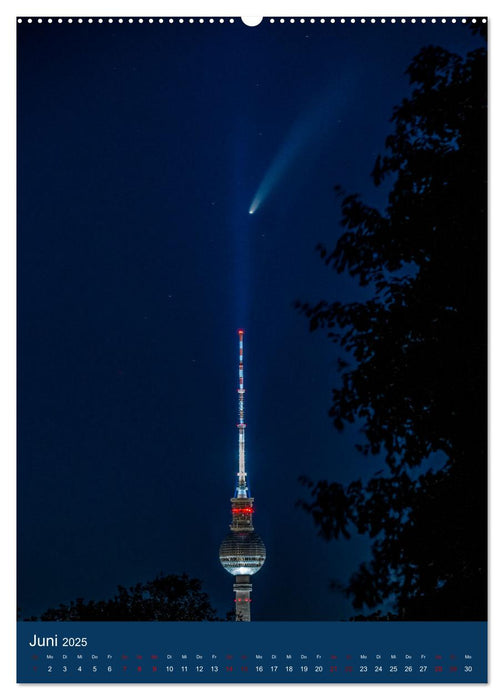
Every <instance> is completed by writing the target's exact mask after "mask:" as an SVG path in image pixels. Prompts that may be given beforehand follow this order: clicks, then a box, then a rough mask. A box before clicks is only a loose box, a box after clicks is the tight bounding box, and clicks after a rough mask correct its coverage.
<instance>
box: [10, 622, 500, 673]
mask: <svg viewBox="0 0 504 700" xmlns="http://www.w3.org/2000/svg"><path fill="white" fill-rule="evenodd" d="M17 644H18V676H17V678H18V682H19V683H107V682H108V683H183V682H188V683H195V682H202V683H212V682H215V683H223V682H229V683H242V682H244V683H257V682H259V683H260V682H263V683H274V682H278V683H302V682H306V683H315V682H320V683H407V682H410V683H485V682H486V681H487V623H486V622H251V623H235V622H207V623H205V622H203V623H201V622H196V623H191V622H57V623H52V622H20V623H18V640H17Z"/></svg>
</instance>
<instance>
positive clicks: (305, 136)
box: [248, 80, 351, 214]
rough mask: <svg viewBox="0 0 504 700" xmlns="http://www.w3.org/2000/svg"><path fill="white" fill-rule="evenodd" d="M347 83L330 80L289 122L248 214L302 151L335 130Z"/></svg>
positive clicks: (265, 196)
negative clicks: (290, 123) (322, 90)
mask: <svg viewBox="0 0 504 700" xmlns="http://www.w3.org/2000/svg"><path fill="white" fill-rule="evenodd" d="M346 83H347V81H346V80H345V85H344V86H343V85H342V81H340V82H339V83H338V85H337V86H335V85H334V84H333V85H331V86H330V88H328V89H327V88H326V90H325V92H323V93H322V95H320V96H319V98H318V99H317V100H315V101H313V102H312V104H311V107H310V108H308V109H307V110H305V111H304V112H302V113H301V114H300V116H299V117H298V118H297V119H296V120H295V122H294V123H293V124H292V126H291V128H290V129H289V131H288V133H287V136H286V137H285V139H284V141H283V142H282V144H281V145H280V147H279V149H278V151H277V154H276V155H275V157H274V158H273V160H272V161H271V164H270V166H269V168H268V169H267V170H266V173H265V175H264V177H263V179H262V180H261V182H260V184H259V187H258V188H257V190H256V193H255V194H254V198H253V199H252V202H251V204H250V207H249V210H248V213H249V214H255V213H256V211H257V210H258V209H259V207H260V206H262V204H263V203H264V201H265V200H266V198H267V197H269V195H270V194H271V192H272V191H273V190H274V189H275V188H276V186H277V185H278V184H279V182H280V181H281V180H282V179H283V177H284V176H285V174H286V173H287V171H289V170H290V169H291V168H292V167H293V166H294V165H295V163H296V161H297V160H298V159H299V158H300V157H301V156H302V154H303V152H305V151H306V150H307V149H308V148H309V147H313V146H314V144H315V142H321V141H322V139H324V138H327V136H328V135H331V134H332V133H333V132H334V130H335V128H336V127H337V125H338V124H337V119H336V115H337V114H338V112H340V111H341V108H342V106H344V104H345V103H346V100H347V97H348V94H349V86H348V85H347V84H346ZM350 89H351V88H350Z"/></svg>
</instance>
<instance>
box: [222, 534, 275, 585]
mask: <svg viewBox="0 0 504 700" xmlns="http://www.w3.org/2000/svg"><path fill="white" fill-rule="evenodd" d="M219 559H220V563H221V564H222V566H223V567H224V568H225V569H226V571H229V573H230V574H232V575H233V576H242V575H248V576H251V575H252V574H255V573H256V572H257V571H259V569H260V568H261V566H262V565H263V564H264V562H265V560H266V547H265V546H264V543H263V541H262V539H261V538H260V537H259V535H256V533H255V532H253V531H252V532H230V533H229V535H228V536H227V537H225V538H224V540H223V541H222V544H221V546H220V549H219Z"/></svg>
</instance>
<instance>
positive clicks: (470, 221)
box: [297, 46, 487, 620]
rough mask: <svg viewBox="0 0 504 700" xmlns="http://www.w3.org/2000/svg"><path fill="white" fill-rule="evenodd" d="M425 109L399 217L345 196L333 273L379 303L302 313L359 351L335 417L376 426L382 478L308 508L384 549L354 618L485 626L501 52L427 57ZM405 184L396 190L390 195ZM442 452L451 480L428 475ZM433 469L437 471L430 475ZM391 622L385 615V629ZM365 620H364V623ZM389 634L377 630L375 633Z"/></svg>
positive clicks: (412, 132) (442, 473)
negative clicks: (492, 167) (495, 137)
mask: <svg viewBox="0 0 504 700" xmlns="http://www.w3.org/2000/svg"><path fill="white" fill-rule="evenodd" d="M407 73H408V74H409V78H410V82H411V84H412V85H413V90H412V93H411V95H410V96H409V97H408V98H406V99H404V100H403V101H402V103H401V104H400V105H399V106H398V107H396V108H395V110H394V113H393V117H392V122H393V124H394V126H395V128H394V132H393V133H392V134H391V135H390V136H389V137H388V138H387V140H386V154H385V155H384V156H382V157H379V158H378V159H377V161H376V164H375V167H374V169H373V172H372V176H373V178H374V182H375V184H376V185H380V184H382V183H383V182H384V180H385V179H386V180H387V182H386V183H385V184H387V185H388V186H391V189H390V194H389V197H388V205H387V208H386V210H385V212H384V213H381V212H380V211H378V210H377V209H374V208H372V207H369V206H367V205H366V204H364V203H363V202H362V201H361V200H360V199H359V197H358V196H356V195H346V194H345V193H343V191H342V190H341V188H337V190H338V195H339V196H340V197H342V222H341V223H342V227H343V233H342V235H341V236H340V237H339V239H338V240H337V242H336V245H335V247H334V248H333V249H332V250H328V249H326V248H325V247H323V246H319V252H320V255H321V257H322V259H323V260H324V262H325V263H326V264H327V265H330V266H332V267H333V268H334V269H335V271H336V272H337V273H344V272H347V273H349V274H350V275H351V276H353V277H356V278H357V279H358V280H359V283H360V284H361V285H363V286H365V287H367V288H368V289H369V292H370V294H369V299H368V300H367V301H365V302H356V303H349V304H343V303H341V302H338V301H335V302H327V301H321V302H320V303H317V304H315V305H312V304H308V303H304V304H301V303H297V306H298V308H300V310H301V311H302V312H303V313H304V314H306V316H307V317H308V318H309V320H310V329H311V330H312V331H313V330H316V329H320V328H322V329H326V330H327V332H328V336H329V337H330V338H331V339H332V340H333V341H334V342H335V343H337V344H339V346H340V347H341V348H342V349H343V350H344V351H345V353H346V354H345V358H344V359H342V361H341V362H340V367H341V384H340V386H338V387H337V388H335V389H334V391H333V402H332V406H331V409H330V416H331V417H332V419H333V422H334V425H335V426H336V428H337V429H338V430H342V429H343V428H344V426H345V424H347V423H353V422H355V421H357V422H358V423H359V424H360V425H362V432H363V435H364V440H363V443H362V444H361V445H358V446H357V448H358V449H359V450H360V451H361V452H363V453H364V454H373V455H374V454H378V453H380V452H381V453H382V454H384V456H385V459H386V463H387V465H388V470H385V472H386V473H384V474H383V476H380V477H378V475H375V477H374V478H372V479H370V480H368V481H367V482H365V483H363V482H362V480H360V479H359V480H356V481H354V482H352V483H350V484H349V485H346V486H345V485H342V484H339V483H327V482H319V483H313V482H312V481H310V480H309V479H306V478H303V481H304V483H305V484H306V485H307V486H308V487H309V488H310V489H311V497H312V499H311V501H310V502H303V503H302V506H303V507H304V508H305V509H306V510H307V511H308V512H309V513H311V515H312V516H313V519H314V522H315V524H316V525H317V527H318V530H319V533H320V534H321V536H323V537H325V538H326V539H331V538H338V537H340V536H343V537H347V538H348V537H349V536H350V534H351V531H352V529H353V531H355V530H356V531H357V532H358V533H361V534H364V533H367V534H368V535H370V536H371V537H372V538H373V549H372V558H371V561H369V562H365V563H362V564H361V565H360V567H359V569H358V571H356V572H355V573H354V574H353V576H352V577H351V580H350V582H349V583H348V585H347V586H346V587H345V590H346V592H347V593H348V595H350V596H351V597H352V600H353V604H354V606H355V608H357V609H362V608H363V606H368V607H369V608H371V609H374V608H377V607H378V606H380V605H383V604H384V603H387V604H388V605H392V607H393V609H394V610H395V613H396V614H397V615H398V618H399V619H407V620H428V619H431V620H473V619H480V620H482V619H486V488H487V487H486V419H487V418H486V411H487V397H486V371H487V361H486V353H487V347H486V326H487V316H486V285H487V280H486V256H487V248H486V205H487V202H486V197H487V181H486V177H487V175H486V171H487V163H486V146H487V144H486V133H487V111H486V104H487V96H486V87H487V76H486V51H485V50H484V49H483V48H482V49H478V50H475V51H473V52H471V53H469V54H468V55H467V56H466V57H461V56H458V55H455V54H453V53H450V52H448V51H446V50H444V49H442V48H439V47H433V46H429V47H427V48H424V49H423V50H422V51H421V52H420V53H419V54H418V55H417V56H416V57H415V58H414V59H413V61H412V63H411V65H410V66H409V68H408V71H407ZM390 183H393V184H392V185H390ZM433 453H437V454H438V455H440V454H442V455H444V457H445V460H444V465H443V466H442V467H441V468H440V469H436V470H434V469H433V468H432V467H429V468H427V469H426V468H425V465H426V464H427V466H428V465H429V462H428V461H427V462H425V460H426V459H427V458H429V457H430V456H431V455H432V454H433ZM420 465H422V466H421V467H420ZM378 617H379V615H378ZM356 619H362V617H361V618H356ZM369 619H377V618H376V615H375V617H374V618H373V616H371V617H370V618H369Z"/></svg>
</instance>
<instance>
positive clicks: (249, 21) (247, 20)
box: [240, 17, 263, 27]
mask: <svg viewBox="0 0 504 700" xmlns="http://www.w3.org/2000/svg"><path fill="white" fill-rule="evenodd" d="M240 19H241V21H242V22H243V24H246V25H247V27H257V26H258V25H259V24H261V22H262V19H263V18H262V17H241V18H240Z"/></svg>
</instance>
